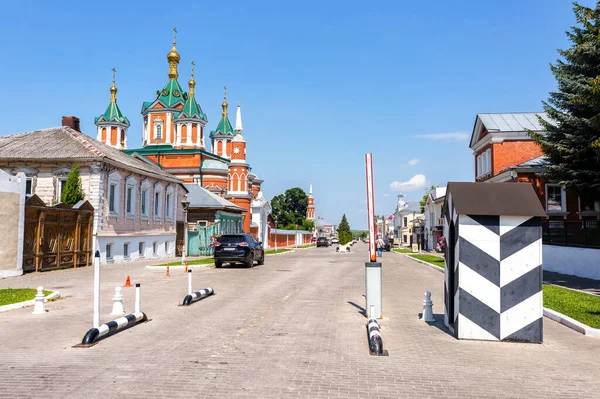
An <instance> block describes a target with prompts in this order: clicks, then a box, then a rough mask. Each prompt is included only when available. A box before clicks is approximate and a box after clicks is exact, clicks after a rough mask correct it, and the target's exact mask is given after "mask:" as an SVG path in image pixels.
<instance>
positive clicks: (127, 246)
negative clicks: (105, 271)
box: [123, 242, 131, 259]
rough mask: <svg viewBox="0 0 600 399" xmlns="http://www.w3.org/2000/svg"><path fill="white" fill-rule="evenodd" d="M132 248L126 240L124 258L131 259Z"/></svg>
mask: <svg viewBox="0 0 600 399" xmlns="http://www.w3.org/2000/svg"><path fill="white" fill-rule="evenodd" d="M130 252H131V251H130V249H129V243H128V242H124V243H123V259H129V258H130V255H129V254H130Z"/></svg>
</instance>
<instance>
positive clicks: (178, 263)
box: [156, 258, 215, 267]
mask: <svg viewBox="0 0 600 399" xmlns="http://www.w3.org/2000/svg"><path fill="white" fill-rule="evenodd" d="M213 263H215V260H214V259H213V258H203V259H194V260H188V266H193V265H212V264H213ZM156 266H171V267H173V266H182V267H185V263H183V264H182V263H181V261H180V260H178V261H176V262H171V263H163V264H161V265H156Z"/></svg>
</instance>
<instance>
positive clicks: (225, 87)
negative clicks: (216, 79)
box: [223, 86, 227, 99]
mask: <svg viewBox="0 0 600 399" xmlns="http://www.w3.org/2000/svg"><path fill="white" fill-rule="evenodd" d="M223 98H224V99H227V86H223Z"/></svg>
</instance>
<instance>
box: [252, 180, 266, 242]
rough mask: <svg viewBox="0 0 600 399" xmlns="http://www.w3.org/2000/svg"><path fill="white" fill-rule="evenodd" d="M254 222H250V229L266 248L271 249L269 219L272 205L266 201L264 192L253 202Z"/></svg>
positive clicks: (257, 195)
mask: <svg viewBox="0 0 600 399" xmlns="http://www.w3.org/2000/svg"><path fill="white" fill-rule="evenodd" d="M251 209H252V221H251V222H250V229H251V231H252V232H253V233H255V234H256V238H257V240H258V241H261V242H262V243H263V246H264V247H265V248H268V247H269V223H268V218H269V214H270V213H271V204H269V201H267V200H266V199H265V197H264V196H263V193H262V191H259V192H258V194H256V197H255V198H254V199H253V200H252V204H251Z"/></svg>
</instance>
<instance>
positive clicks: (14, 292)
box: [0, 288, 52, 306]
mask: <svg viewBox="0 0 600 399" xmlns="http://www.w3.org/2000/svg"><path fill="white" fill-rule="evenodd" d="M51 293H52V291H47V290H44V296H48V295H50V294H51ZM35 294H37V290H36V289H34V288H3V289H0V306H4V305H11V304H13V303H19V302H26V301H31V300H33V299H34V298H35Z"/></svg>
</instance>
